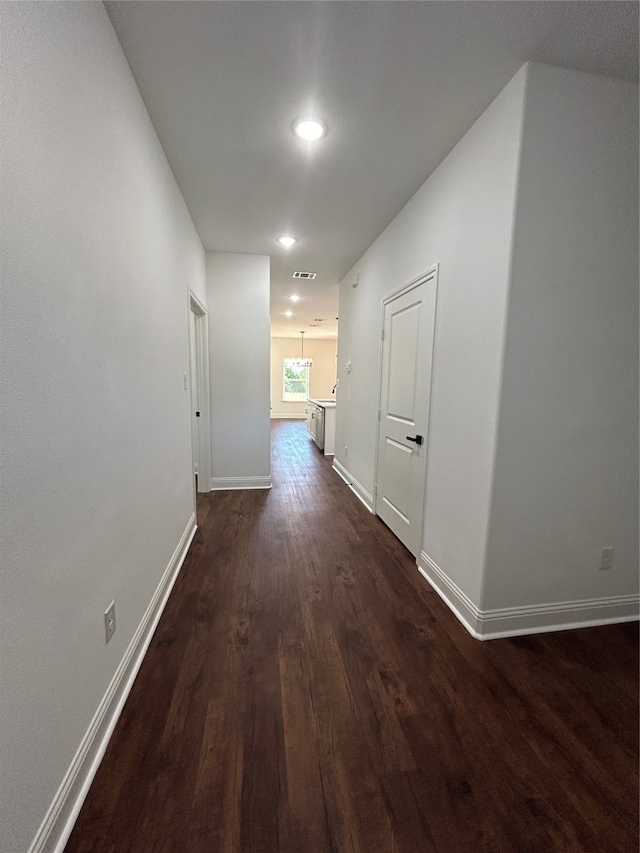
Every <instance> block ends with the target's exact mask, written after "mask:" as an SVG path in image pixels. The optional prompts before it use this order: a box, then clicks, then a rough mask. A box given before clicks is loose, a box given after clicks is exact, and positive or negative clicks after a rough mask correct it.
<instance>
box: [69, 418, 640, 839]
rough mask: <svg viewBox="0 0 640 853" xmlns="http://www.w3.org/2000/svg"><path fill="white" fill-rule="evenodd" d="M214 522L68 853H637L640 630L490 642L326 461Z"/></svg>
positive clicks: (281, 456) (207, 503)
mask: <svg viewBox="0 0 640 853" xmlns="http://www.w3.org/2000/svg"><path fill="white" fill-rule="evenodd" d="M272 435H273V451H272V459H273V464H272V476H273V482H274V486H273V489H272V490H271V491H270V492H267V491H246V492H217V493H211V494H209V495H205V496H202V497H201V498H200V500H199V508H198V515H199V519H198V523H199V525H200V527H199V531H198V533H197V535H196V538H195V540H194V543H193V545H192V547H191V551H190V553H189V555H188V557H187V560H186V562H185V565H184V567H183V569H182V572H181V574H180V576H179V578H178V580H177V582H176V585H175V588H174V591H173V593H172V595H171V598H170V600H169V602H168V605H167V607H166V610H165V612H164V614H163V616H162V619H161V621H160V624H159V626H158V629H157V631H156V633H155V636H154V638H153V640H152V643H151V646H150V648H149V651H148V653H147V656H146V658H145V660H144V662H143V665H142V668H141V670H140V673H139V675H138V677H137V679H136V682H135V684H134V687H133V689H132V692H131V694H130V696H129V699H128V701H127V703H126V706H125V708H124V711H123V713H122V716H121V718H120V720H119V722H118V725H117V727H116V730H115V732H114V735H113V737H112V740H111V743H110V745H109V747H108V749H107V752H106V755H105V757H104V760H103V762H102V764H101V766H100V769H99V771H98V773H97V775H96V778H95V780H94V783H93V785H92V787H91V790H90V792H89V795H88V797H87V800H86V802H85V805H84V807H83V809H82V811H81V814H80V816H79V818H78V821H77V823H76V826H75V828H74V831H73V833H72V835H71V838H70V840H69V842H68V844H67V847H66V853H89V851H91V853H148V851H153V853H205V851H206V853H490V851H491V853H534V851H535V853H538V851H540V853H551V851H576V853H578V851H588V853H599V851H600V853H604V852H605V851H611V853H627V851H628V853H637V851H638V629H637V625H634V624H627V625H618V626H608V627H604V628H590V629H583V630H579V631H570V632H559V633H556V634H540V635H536V636H532V637H525V638H519V639H513V640H493V641H490V642H485V643H480V642H478V641H477V640H474V639H473V638H472V637H470V636H469V634H468V633H467V632H466V631H465V629H464V628H463V627H462V626H461V625H460V624H459V623H458V622H457V620H456V619H455V617H454V616H453V615H452V614H451V613H450V611H449V610H448V609H447V608H446V607H445V605H444V604H443V603H442V602H441V600H440V599H439V597H438V596H437V595H436V594H435V593H434V592H433V590H432V589H431V587H430V586H429V585H428V584H427V582H426V581H425V580H424V579H423V578H422V576H421V575H420V574H419V573H418V571H417V568H416V566H415V561H414V560H413V558H412V557H411V555H410V554H409V553H408V552H407V551H406V550H405V549H404V547H403V546H402V545H401V544H400V543H399V542H398V541H397V540H396V539H395V537H394V536H393V535H392V534H391V533H390V532H389V531H388V530H387V528H386V527H385V526H384V525H383V524H382V522H380V521H379V520H378V519H376V518H375V517H373V516H371V515H370V514H369V513H368V512H367V511H366V509H365V508H364V507H363V506H362V505H361V504H360V502H359V501H358V500H357V498H356V497H355V496H354V495H353V493H352V492H351V491H350V490H349V489H348V488H347V486H346V485H345V484H344V483H343V482H342V480H340V479H339V477H338V476H337V475H336V474H335V473H334V472H333V471H332V470H331V460H330V459H329V458H324V457H322V456H321V455H320V454H319V453H318V452H317V450H316V448H315V447H314V446H313V445H312V444H311V443H310V441H309V440H308V439H307V437H306V434H305V429H304V424H303V423H301V422H296V421H279V422H274V425H273V431H272Z"/></svg>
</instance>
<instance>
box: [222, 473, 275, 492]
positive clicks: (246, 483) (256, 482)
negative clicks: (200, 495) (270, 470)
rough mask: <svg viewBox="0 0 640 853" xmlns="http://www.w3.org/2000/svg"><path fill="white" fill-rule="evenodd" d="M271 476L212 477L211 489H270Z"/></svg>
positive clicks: (223, 490)
mask: <svg viewBox="0 0 640 853" xmlns="http://www.w3.org/2000/svg"><path fill="white" fill-rule="evenodd" d="M270 488H271V477H212V478H211V491H212V492H226V491H229V490H235V489H270Z"/></svg>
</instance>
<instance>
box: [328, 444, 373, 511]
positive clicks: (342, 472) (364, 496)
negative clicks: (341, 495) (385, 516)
mask: <svg viewBox="0 0 640 853" xmlns="http://www.w3.org/2000/svg"><path fill="white" fill-rule="evenodd" d="M332 468H333V470H334V471H335V472H336V474H338V475H339V476H340V477H342V479H343V480H344V481H345V483H346V484H347V486H349V488H350V489H351V491H352V492H353V493H354V494H355V495H356V497H357V498H359V499H360V500H361V501H362V503H363V504H364V505H365V506H366V508H367V509H368V510H369V512H373V495H371V494H369V492H368V491H367V490H366V489H365V487H364V486H363V485H361V484H360V483H359V482H358V481H357V480H356V478H355V477H352V476H351V474H350V473H349V472H348V471H347V469H346V468H345V467H344V465H341V464H340V462H338V460H337V459H336V458H335V457H334V460H333V465H332Z"/></svg>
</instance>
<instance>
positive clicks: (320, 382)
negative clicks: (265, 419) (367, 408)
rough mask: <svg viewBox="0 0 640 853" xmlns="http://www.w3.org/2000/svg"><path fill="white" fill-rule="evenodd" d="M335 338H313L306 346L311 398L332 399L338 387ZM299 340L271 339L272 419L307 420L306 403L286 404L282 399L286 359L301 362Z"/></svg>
mask: <svg viewBox="0 0 640 853" xmlns="http://www.w3.org/2000/svg"><path fill="white" fill-rule="evenodd" d="M337 346H338V342H337V340H336V339H335V338H331V339H323V338H310V339H309V340H308V341H305V342H304V355H305V358H311V359H312V361H313V363H312V365H311V373H310V376H309V396H310V397H315V398H318V397H331V396H333V394H332V392H333V387H334V385H335V384H336V350H337ZM300 351H301V347H300V339H299V338H298V339H296V338H271V417H272V418H304V417H305V411H306V408H307V405H306V403H304V402H303V403H290V402H284V401H283V399H282V386H283V359H285V358H300Z"/></svg>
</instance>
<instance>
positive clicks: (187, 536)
mask: <svg viewBox="0 0 640 853" xmlns="http://www.w3.org/2000/svg"><path fill="white" fill-rule="evenodd" d="M196 530H197V525H196V514H195V512H194V513H193V515H192V516H191V518H190V519H189V523H188V524H187V527H186V530H185V531H184V533H183V534H182V537H181V539H180V542H179V543H178V546H177V548H176V550H175V551H174V554H173V556H172V558H171V560H170V562H169V565H168V566H167V568H166V569H165V572H164V574H163V576H162V579H161V581H160V583H159V584H158V587H157V589H156V591H155V593H154V594H153V598H152V599H151V601H150V603H149V606H148V607H147V609H146V611H145V614H144V616H143V617H142V620H141V621H140V624H139V625H138V628H137V630H136V632H135V634H134V635H133V638H132V639H131V642H130V643H129V646H128V648H127V650H126V652H125V653H124V656H123V658H122V660H121V661H120V664H119V665H118V669H117V670H116V672H115V675H114V676H113V678H112V679H111V683H110V684H109V687H108V688H107V692H106V693H105V694H104V696H103V698H102V701H101V702H100V705H99V706H98V710H97V711H96V713H95V715H94V717H93V720H92V721H91V723H90V725H89V728H88V729H87V731H86V733H85V735H84V737H83V738H82V741H81V742H80V746H79V747H78V750H77V752H76V754H75V756H74V758H73V761H72V762H71V764H70V766H69V769H68V770H67V772H66V773H65V776H64V779H63V780H62V784H61V785H60V787H59V788H58V791H57V793H56V795H55V797H54V799H53V802H52V803H51V805H50V806H49V809H48V811H47V814H46V815H45V817H44V820H43V821H42V824H41V825H40V828H39V830H38V832H37V833H36V837H35V838H34V840H33V841H32V843H31V846H30V847H29V853H62V851H63V850H64V847H65V845H66V843H67V841H68V840H69V836H70V835H71V830H72V829H73V826H74V824H75V822H76V820H77V817H78V815H79V814H80V809H81V808H82V804H83V802H84V800H85V797H86V796H87V793H88V791H89V787H90V786H91V782H92V781H93V777H94V776H95V774H96V772H97V770H98V767H99V766H100V762H101V761H102V757H103V755H104V753H105V750H106V748H107V745H108V743H109V739H110V738H111V735H112V733H113V730H114V728H115V726H116V723H117V722H118V718H119V717H120V713H121V711H122V708H123V707H124V703H125V701H126V699H127V696H128V695H129V692H130V691H131V687H132V686H133V682H134V680H135V677H136V675H137V674H138V670H139V669H140V665H141V664H142V661H143V659H144V655H145V652H146V651H147V648H148V647H149V643H150V642H151V638H152V636H153V632H154V631H155V629H156V626H157V624H158V621H159V620H160V616H161V615H162V611H163V610H164V608H165V605H166V603H167V599H168V598H169V594H170V592H171V590H172V588H173V585H174V583H175V581H176V578H177V577H178V574H179V572H180V569H181V568H182V564H183V562H184V559H185V557H186V556H187V551H188V550H189V546H190V545H191V541H192V540H193V537H194V535H195V532H196Z"/></svg>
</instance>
